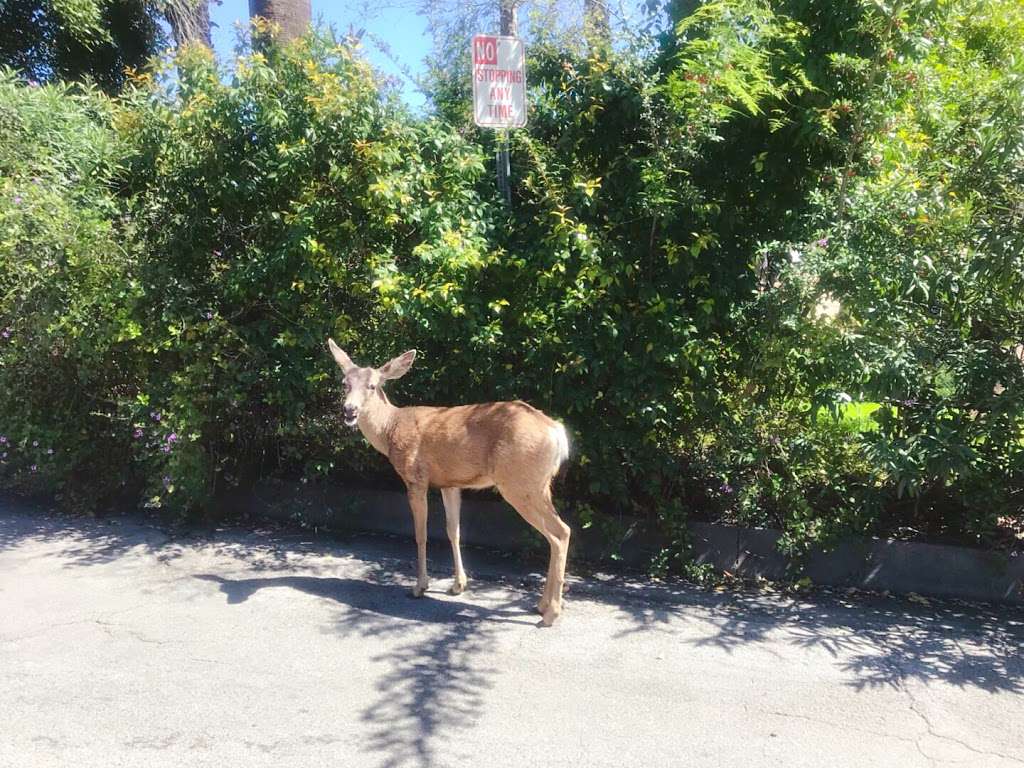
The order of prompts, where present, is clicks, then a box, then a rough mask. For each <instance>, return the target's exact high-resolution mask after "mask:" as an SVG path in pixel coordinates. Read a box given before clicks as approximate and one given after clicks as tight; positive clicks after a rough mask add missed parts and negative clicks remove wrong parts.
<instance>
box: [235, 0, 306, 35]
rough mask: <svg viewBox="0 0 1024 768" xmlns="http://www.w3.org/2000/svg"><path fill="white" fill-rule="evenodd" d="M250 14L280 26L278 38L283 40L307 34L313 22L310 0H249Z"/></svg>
mask: <svg viewBox="0 0 1024 768" xmlns="http://www.w3.org/2000/svg"><path fill="white" fill-rule="evenodd" d="M249 15H250V16H259V17H261V18H264V19H266V20H267V21H269V22H271V23H273V24H276V25H277V26H278V27H280V29H281V31H280V33H279V34H278V39H279V40H281V41H283V42H287V41H289V40H294V39H295V38H296V37H299V36H301V35H304V34H306V32H308V31H309V26H310V24H312V23H313V11H312V9H311V8H310V0H249Z"/></svg>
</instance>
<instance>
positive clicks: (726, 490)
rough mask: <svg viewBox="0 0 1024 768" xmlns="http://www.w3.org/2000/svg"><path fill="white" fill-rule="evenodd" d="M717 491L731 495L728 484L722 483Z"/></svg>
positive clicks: (730, 488) (730, 487)
mask: <svg viewBox="0 0 1024 768" xmlns="http://www.w3.org/2000/svg"><path fill="white" fill-rule="evenodd" d="M718 490H720V491H721V492H722V493H724V494H730V493H732V486H731V485H729V483H722V484H721V485H720V486H719V487H718Z"/></svg>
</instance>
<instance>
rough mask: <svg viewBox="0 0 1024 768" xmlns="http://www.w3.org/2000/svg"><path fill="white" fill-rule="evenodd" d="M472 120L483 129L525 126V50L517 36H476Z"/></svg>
mask: <svg viewBox="0 0 1024 768" xmlns="http://www.w3.org/2000/svg"><path fill="white" fill-rule="evenodd" d="M473 121H474V122H475V123H476V124H477V125H479V126H480V127H481V128H522V127H523V126H524V125H526V53H525V51H524V49H523V41H522V40H520V39H519V38H518V37H499V36H498V35H476V36H475V37H474V38H473Z"/></svg>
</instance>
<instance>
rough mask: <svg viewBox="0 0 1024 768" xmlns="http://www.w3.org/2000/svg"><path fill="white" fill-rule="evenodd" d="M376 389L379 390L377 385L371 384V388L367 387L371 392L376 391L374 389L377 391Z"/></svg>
mask: <svg viewBox="0 0 1024 768" xmlns="http://www.w3.org/2000/svg"><path fill="white" fill-rule="evenodd" d="M376 388H377V385H376V384H370V385H369V386H368V387H367V389H369V390H371V391H372V390H374V389H376Z"/></svg>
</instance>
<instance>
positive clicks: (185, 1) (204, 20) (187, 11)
mask: <svg viewBox="0 0 1024 768" xmlns="http://www.w3.org/2000/svg"><path fill="white" fill-rule="evenodd" d="M164 16H165V17H166V18H167V23H168V24H170V26H171V34H172V35H173V36H174V43H175V45H177V46H178V47H179V48H180V47H181V46H183V45H185V44H186V43H202V44H203V45H205V46H206V47H207V48H209V47H210V6H209V3H207V0H167V1H166V3H165V4H164Z"/></svg>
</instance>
